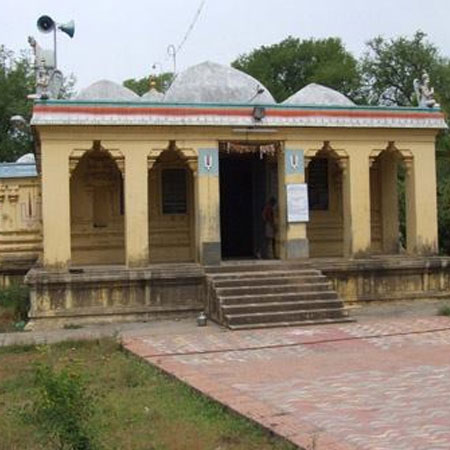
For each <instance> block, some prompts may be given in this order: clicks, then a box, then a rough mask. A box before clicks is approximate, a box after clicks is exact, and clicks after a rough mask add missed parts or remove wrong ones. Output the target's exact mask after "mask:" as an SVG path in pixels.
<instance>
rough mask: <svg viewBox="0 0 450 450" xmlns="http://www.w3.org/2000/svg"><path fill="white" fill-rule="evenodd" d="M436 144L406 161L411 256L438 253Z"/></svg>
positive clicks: (421, 148)
mask: <svg viewBox="0 0 450 450" xmlns="http://www.w3.org/2000/svg"><path fill="white" fill-rule="evenodd" d="M434 151H435V150H434V141H433V142H430V143H424V144H421V145H420V146H417V147H414V148H412V149H411V152H412V154H413V158H412V159H411V160H409V161H408V160H407V161H406V245H407V251H408V253H411V254H414V253H416V254H435V253H437V252H438V226H437V191H436V163H435V154H434Z"/></svg>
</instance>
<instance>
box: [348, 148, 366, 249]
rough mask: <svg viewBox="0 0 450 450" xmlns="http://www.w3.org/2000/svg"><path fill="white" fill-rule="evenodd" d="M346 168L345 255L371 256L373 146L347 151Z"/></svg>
mask: <svg viewBox="0 0 450 450" xmlns="http://www.w3.org/2000/svg"><path fill="white" fill-rule="evenodd" d="M346 150H347V152H348V155H349V158H348V161H347V162H346V164H345V165H344V168H343V171H344V172H343V194H344V195H343V215H344V256H347V257H348V256H357V255H363V254H367V253H368V252H369V251H370V245H371V230H370V178H369V177H370V173H369V170H370V165H369V154H370V150H371V149H370V147H362V146H361V147H351V148H348V147H347V148H346Z"/></svg>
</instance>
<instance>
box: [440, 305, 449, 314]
mask: <svg viewBox="0 0 450 450" xmlns="http://www.w3.org/2000/svg"><path fill="white" fill-rule="evenodd" d="M438 314H439V315H440V316H450V305H442V306H441V307H440V308H439V310H438Z"/></svg>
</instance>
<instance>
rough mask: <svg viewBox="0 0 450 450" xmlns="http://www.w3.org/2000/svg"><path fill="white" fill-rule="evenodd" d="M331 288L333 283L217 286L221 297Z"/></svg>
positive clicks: (318, 290)
mask: <svg viewBox="0 0 450 450" xmlns="http://www.w3.org/2000/svg"><path fill="white" fill-rule="evenodd" d="M330 289H331V283H330V282H328V281H327V282H325V283H304V284H282V285H274V284H266V283H264V284H262V285H247V286H236V287H220V288H216V292H217V295H218V296H219V297H226V296H238V295H266V294H289V293H301V292H303V291H306V292H323V291H329V290H330Z"/></svg>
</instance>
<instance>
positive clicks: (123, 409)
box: [0, 340, 295, 450]
mask: <svg viewBox="0 0 450 450" xmlns="http://www.w3.org/2000/svg"><path fill="white" fill-rule="evenodd" d="M0 360H1V364H0V436H1V439H0V450H15V449H17V450H18V449H21V450H22V449H28V450H35V449H36V450H37V449H44V448H45V449H47V448H48V449H51V448H53V447H51V445H50V444H49V443H48V440H46V439H45V437H44V436H42V433H41V432H40V431H39V429H38V428H37V427H36V424H35V423H32V422H27V421H24V420H22V417H23V411H26V410H27V409H28V410H29V408H30V404H32V401H33V399H35V398H37V397H36V396H39V392H40V391H39V386H37V385H36V364H38V365H40V367H42V365H45V367H49V368H51V370H52V371H53V372H54V373H56V374H58V373H59V374H61V373H63V374H64V373H72V372H74V373H77V374H79V376H81V377H82V378H83V380H86V384H85V386H87V388H88V391H89V392H88V393H87V394H88V395H89V396H90V398H93V399H95V408H94V413H93V417H92V423H93V424H95V428H96V430H97V436H96V441H97V442H98V446H99V448H104V449H117V450H119V449H120V450H126V449H130V450H139V449H145V450H151V449H153V450H159V449H161V450H163V449H164V450H184V449H185V450H196V449H198V450H203V449H205V450H210V449H212V450H215V449H221V450H267V449H278V450H291V449H294V448H295V447H294V446H292V445H290V444H288V443H286V442H285V441H283V440H281V439H278V438H275V437H273V436H271V435H270V434H269V433H267V432H266V431H264V430H262V429H261V428H259V427H257V426H256V425H254V424H253V423H251V422H249V421H248V420H246V419H243V418H241V417H238V416H236V415H234V414H231V413H229V412H228V411H226V410H225V409H224V408H223V407H222V406H221V405H220V404H218V403H215V402H213V401H211V400H209V399H207V398H205V397H203V396H201V395H199V394H197V393H196V392H195V391H194V390H192V389H191V388H190V387H189V386H186V385H184V384H182V383H180V382H178V381H176V380H174V379H172V378H170V377H167V376H166V375H164V374H162V373H161V372H159V371H158V370H157V369H156V368H154V367H152V366H150V365H148V364H146V363H144V362H142V361H140V360H138V359H136V358H135V357H134V356H132V355H130V354H128V352H124V351H122V350H121V348H120V347H119V345H118V344H117V343H116V342H115V341H113V340H100V341H95V342H81V343H62V344H58V345H54V346H47V345H43V346H37V347H16V348H11V349H0ZM55 448H56V447H55Z"/></svg>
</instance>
